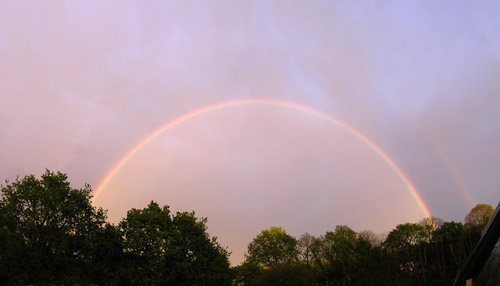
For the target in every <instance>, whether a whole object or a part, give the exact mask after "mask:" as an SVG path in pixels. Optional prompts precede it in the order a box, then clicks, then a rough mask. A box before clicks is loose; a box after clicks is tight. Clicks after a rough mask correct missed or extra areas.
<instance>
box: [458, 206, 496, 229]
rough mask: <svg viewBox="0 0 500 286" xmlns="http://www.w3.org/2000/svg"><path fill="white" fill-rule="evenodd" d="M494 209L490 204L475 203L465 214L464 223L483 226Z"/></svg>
mask: <svg viewBox="0 0 500 286" xmlns="http://www.w3.org/2000/svg"><path fill="white" fill-rule="evenodd" d="M494 211H495V209H494V208H493V207H492V206H491V205H487V204H477V205H476V206H475V207H473V208H472V210H471V211H470V212H469V213H468V214H467V216H465V224H466V225H470V226H478V227H480V228H484V227H485V226H486V224H487V223H488V221H489V220H490V218H491V216H492V215H493V212H494Z"/></svg>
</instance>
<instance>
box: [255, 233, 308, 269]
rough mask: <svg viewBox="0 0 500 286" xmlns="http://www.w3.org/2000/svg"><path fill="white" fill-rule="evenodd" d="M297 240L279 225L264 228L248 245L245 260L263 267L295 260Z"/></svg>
mask: <svg viewBox="0 0 500 286" xmlns="http://www.w3.org/2000/svg"><path fill="white" fill-rule="evenodd" d="M297 256H298V250H297V240H296V239H295V238H294V237H293V236H290V235H288V234H287V233H286V232H285V230H284V229H283V228H281V227H275V226H273V227H271V228H270V229H264V230H262V232H261V233H260V234H259V235H257V237H255V238H254V239H253V241H252V242H251V243H250V244H249V245H248V254H247V255H246V257H247V260H248V261H249V262H252V263H256V264H259V265H262V266H265V267H275V266H278V265H280V264H288V263H291V262H295V261H297Z"/></svg>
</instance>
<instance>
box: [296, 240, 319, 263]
mask: <svg viewBox="0 0 500 286" xmlns="http://www.w3.org/2000/svg"><path fill="white" fill-rule="evenodd" d="M315 240H316V238H315V237H314V236H312V235H310V234H309V233H307V232H306V233H304V234H303V235H301V236H300V238H299V240H298V241H297V248H298V251H299V256H300V259H301V261H303V262H304V263H305V264H306V266H307V267H308V268H311V267H312V261H313V243H314V241H315Z"/></svg>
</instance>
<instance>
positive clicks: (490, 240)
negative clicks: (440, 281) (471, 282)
mask: <svg viewBox="0 0 500 286" xmlns="http://www.w3.org/2000/svg"><path fill="white" fill-rule="evenodd" d="M499 237H500V202H499V203H498V206H497V208H496V209H495V212H494V213H493V215H492V216H491V218H490V220H489V221H488V223H487V224H486V226H485V227H484V230H483V232H482V234H481V238H480V239H479V242H478V243H477V245H476V247H475V248H474V250H473V251H472V253H471V254H470V255H469V257H468V258H467V260H466V261H465V263H464V265H463V266H462V267H461V269H460V271H459V272H458V274H457V278H456V279H455V283H454V285H465V280H466V279H469V278H475V277H477V276H478V275H479V272H480V271H481V269H482V268H483V265H484V263H485V262H486V260H487V258H488V256H489V255H490V253H491V251H492V250H493V248H494V247H495V245H496V243H497V242H498V239H499Z"/></svg>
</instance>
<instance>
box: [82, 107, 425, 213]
mask: <svg viewBox="0 0 500 286" xmlns="http://www.w3.org/2000/svg"><path fill="white" fill-rule="evenodd" d="M238 105H271V106H280V107H286V108H291V109H295V110H300V111H304V112H307V113H310V114H313V115H316V116H318V117H321V118H323V119H325V120H328V121H330V122H331V123H333V124H335V125H337V126H339V127H342V128H343V129H345V130H346V131H348V132H349V133H351V134H353V135H355V136H356V137H358V138H359V139H361V140H362V141H363V142H365V143H366V144H367V145H368V146H370V148H371V149H373V150H374V151H375V152H377V154H378V155H379V156H380V157H382V159H384V161H385V162H386V163H387V164H388V165H389V166H390V167H391V168H392V169H393V170H394V172H395V173H396V174H397V175H398V176H399V177H400V178H401V180H402V181H403V182H404V184H405V185H406V187H407V188H408V190H409V191H410V192H411V194H412V195H413V197H414V199H415V200H416V201H417V203H418V205H419V206H420V208H421V209H422V211H423V212H424V214H425V216H426V217H428V218H431V213H430V212H429V209H428V207H427V206H426V205H425V203H424V201H423V200H422V198H421V197H420V195H419V194H418V192H417V190H416V189H415V187H414V186H413V184H412V183H411V182H410V180H409V179H408V177H407V176H406V175H405V174H404V173H403V171H402V170H401V168H399V166H398V165H397V164H396V163H395V162H394V160H392V159H391V158H390V157H389V155H387V153H385V152H384V151H383V150H382V149H381V148H380V147H378V146H377V145H376V144H375V142H373V141H372V140H370V139H369V138H368V137H366V136H365V135H364V134H362V133H361V132H359V131H358V130H356V129H355V128H353V127H352V126H350V125H348V124H347V123H345V122H342V121H340V120H338V119H336V118H334V117H332V116H330V115H328V114H326V113H323V112H321V111H318V110H315V109H312V108H310V107H307V106H303V105H299V104H296V103H293V102H288V101H280V100H270V99H244V100H234V101H226V102H221V103H217V104H213V105H209V106H205V107H202V108H199V109H196V110H194V111H191V112H188V113H186V114H184V115H181V116H179V117H177V118H175V119H173V120H171V121H168V122H167V123H165V124H164V125H163V126H161V127H160V128H158V129H156V130H155V131H153V132H152V133H151V134H150V135H148V136H146V137H145V138H144V139H142V140H141V141H140V142H139V143H138V144H137V145H135V146H134V147H133V148H132V149H130V151H128V152H127V154H125V156H123V157H122V158H121V159H120V160H119V161H118V162H117V163H116V164H115V165H114V166H113V168H112V169H111V170H110V171H109V172H108V173H107V174H106V176H105V177H104V178H103V179H102V180H101V182H100V183H99V185H98V186H97V189H96V190H95V192H94V194H93V197H92V200H94V199H95V198H96V197H97V196H98V195H99V194H100V193H101V192H102V190H103V189H104V188H105V187H106V185H107V184H108V183H109V181H110V180H111V179H112V178H113V176H114V175H115V174H116V173H117V172H118V171H119V170H120V169H121V167H123V165H125V163H127V161H128V160H129V159H130V158H132V156H134V155H135V154H136V153H137V152H138V151H139V150H141V149H142V148H143V147H144V146H146V145H147V144H148V143H149V142H150V141H151V140H153V139H154V138H156V137H157V136H158V135H160V134H161V133H163V132H164V131H166V130H168V129H169V128H171V127H173V126H176V125H178V124H180V123H182V122H184V121H186V120H188V119H192V118H195V117H198V116H200V115H202V114H205V113H208V112H213V111H216V110H220V109H222V108H227V107H231V106H238Z"/></svg>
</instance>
